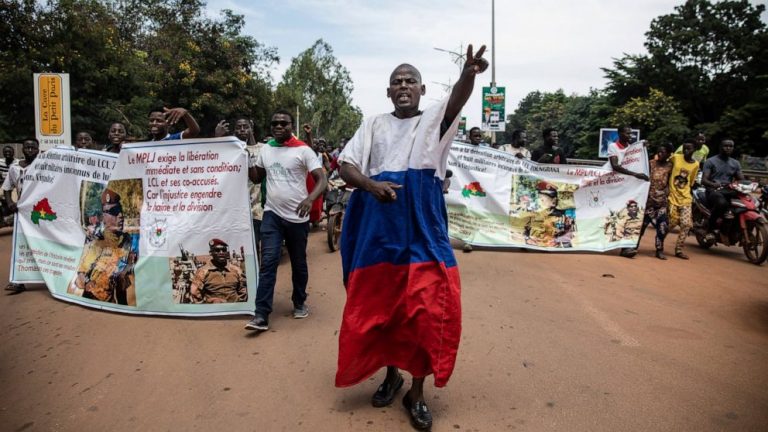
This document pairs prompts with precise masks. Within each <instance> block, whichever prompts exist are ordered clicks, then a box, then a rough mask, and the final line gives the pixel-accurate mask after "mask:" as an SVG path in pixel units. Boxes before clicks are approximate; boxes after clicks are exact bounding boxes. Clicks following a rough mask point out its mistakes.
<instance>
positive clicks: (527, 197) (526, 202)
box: [509, 176, 578, 248]
mask: <svg viewBox="0 0 768 432" xmlns="http://www.w3.org/2000/svg"><path fill="white" fill-rule="evenodd" d="M576 189H578V185H573V184H567V183H560V182H552V181H544V180H541V179H539V178H537V177H534V176H514V179H513V184H512V191H513V193H512V195H511V201H510V212H509V217H510V224H511V225H512V228H513V229H512V230H511V234H510V235H511V238H513V239H514V240H516V241H525V244H527V245H530V246H539V247H558V248H570V247H573V240H574V237H575V234H576V203H575V201H574V198H573V194H574V192H575V190H576Z"/></svg>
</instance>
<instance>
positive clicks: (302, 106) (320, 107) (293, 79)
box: [275, 39, 362, 142]
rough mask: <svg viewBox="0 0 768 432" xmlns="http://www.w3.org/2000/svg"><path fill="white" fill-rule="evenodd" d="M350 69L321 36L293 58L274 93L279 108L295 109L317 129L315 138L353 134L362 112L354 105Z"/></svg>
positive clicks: (336, 139) (329, 138) (330, 138)
mask: <svg viewBox="0 0 768 432" xmlns="http://www.w3.org/2000/svg"><path fill="white" fill-rule="evenodd" d="M353 88H354V87H353V85H352V79H351V78H350V77H349V71H348V70H347V68H345V67H344V66H343V65H342V64H341V63H340V62H339V61H338V60H337V59H336V57H335V56H334V55H333V49H332V48H331V46H330V45H329V44H328V43H327V42H325V41H323V40H322V39H320V40H318V41H317V42H315V43H314V45H312V47H310V48H309V49H307V50H306V51H304V52H302V53H301V54H299V55H298V57H296V58H294V59H292V60H291V65H290V66H289V67H288V69H287V70H286V71H285V74H283V79H282V81H281V82H280V84H278V86H277V90H276V92H275V104H276V106H277V107H281V108H285V109H288V110H291V111H295V110H296V108H297V107H298V109H299V114H300V121H301V122H302V123H310V124H312V126H313V127H314V128H315V136H316V137H318V138H319V137H324V138H325V139H327V140H329V141H331V142H338V140H339V139H340V138H343V137H350V136H352V134H354V132H355V130H357V128H358V126H359V125H360V121H361V120H362V113H361V112H360V109H359V108H358V107H357V106H354V105H352V90H353Z"/></svg>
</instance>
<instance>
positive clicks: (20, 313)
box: [0, 231, 768, 431]
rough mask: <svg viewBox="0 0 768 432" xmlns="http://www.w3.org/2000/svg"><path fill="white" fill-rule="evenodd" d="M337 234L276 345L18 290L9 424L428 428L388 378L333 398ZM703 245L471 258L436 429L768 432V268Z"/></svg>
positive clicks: (7, 359) (277, 325)
mask: <svg viewBox="0 0 768 432" xmlns="http://www.w3.org/2000/svg"><path fill="white" fill-rule="evenodd" d="M324 234H325V233H324V232H322V231H319V232H314V233H312V234H311V237H310V246H309V249H310V250H309V253H310V257H311V261H310V274H311V282H310V289H309V290H310V293H311V297H310V299H309V303H310V305H311V307H312V315H311V317H310V318H309V319H308V320H304V321H297V320H292V319H291V318H290V317H289V314H290V307H291V306H290V292H289V289H288V281H289V280H290V277H289V273H288V271H289V265H288V264H287V263H285V264H284V265H282V266H281V269H280V273H279V276H278V293H277V295H276V305H275V306H276V307H275V314H274V315H273V318H272V321H271V325H272V327H273V329H272V330H271V331H269V332H267V333H264V334H262V335H259V336H253V335H252V334H249V333H247V332H245V331H244V330H243V329H242V326H243V324H244V323H245V321H246V320H247V317H237V318H215V319H176V318H174V319H171V318H154V317H137V316H127V315H120V314H114V313H107V312H100V311H95V310H91V309H87V308H84V307H80V306H75V305H70V304H68V303H64V302H61V301H57V300H54V299H53V298H52V297H50V296H49V295H48V293H47V291H46V290H45V289H44V288H43V287H37V288H36V289H34V290H32V291H29V292H26V293H23V294H21V295H13V296H9V295H2V294H0V430H2V431H22V430H29V431H32V430H40V431H49V430H52V431H101V430H111V431H136V430H146V431H163V430H169V431H181V430H185V431H186V430H197V431H212V430H221V431H251V430H252V431H303V430H306V431H338V430H360V431H396V430H410V427H409V425H408V423H407V421H406V420H407V418H406V415H405V413H404V411H403V410H402V408H401V407H400V406H399V401H398V403H397V404H396V405H394V406H393V407H389V408H385V409H374V408H372V407H371V406H370V405H369V397H370V395H371V393H372V392H373V391H374V390H375V388H376V386H377V384H378V381H379V380H380V379H381V378H382V376H383V374H381V373H380V374H378V375H377V376H375V377H373V378H372V379H371V380H369V381H367V382H365V383H363V384H361V385H359V386H357V387H354V388H351V389H343V390H342V389H335V388H334V387H333V378H334V373H335V364H336V353H337V330H338V326H339V322H340V317H341V311H342V307H343V304H344V290H343V288H342V287H341V283H340V280H341V275H340V264H339V255H338V253H336V254H331V253H328V252H327V249H326V246H325V242H324ZM689 240H690V239H689ZM689 243H690V242H689ZM670 244H671V242H670ZM9 245H10V236H8V235H5V236H2V237H0V262H2V263H3V265H2V266H0V270H1V271H0V279H2V280H5V279H6V278H7V268H8V265H7V264H6V263H7V262H8V251H9V248H10V246H9ZM689 254H690V255H691V257H692V260H691V261H689V262H684V261H681V260H678V259H674V258H671V259H670V260H669V261H666V262H661V261H658V260H656V259H655V258H653V257H652V256H651V238H650V237H649V238H647V239H646V241H644V245H643V249H642V250H641V254H640V255H639V256H638V257H636V258H635V259H633V260H628V259H624V258H620V257H618V256H617V254H616V253H609V254H604V255H601V254H558V253H534V252H501V251H475V252H473V253H471V254H462V253H461V252H457V255H458V259H459V265H460V268H461V276H462V286H463V296H462V297H463V304H464V332H463V337H462V345H461V348H460V351H459V358H458V362H457V365H456V371H455V373H454V375H453V378H452V379H451V382H450V383H449V384H448V386H447V387H446V388H444V389H435V388H433V387H431V382H430V381H429V380H428V384H430V387H429V388H428V389H427V391H428V394H427V395H428V400H429V402H430V406H431V407H432V409H433V414H434V415H435V426H434V430H442V431H448V430H462V431H501V430H519V431H765V430H768V267H767V266H763V267H756V266H753V265H751V264H748V263H746V262H745V260H744V258H743V256H742V254H741V252H740V250H737V249H735V248H730V249H723V248H720V249H716V250H714V251H712V252H706V251H701V250H699V249H698V248H697V247H695V246H693V244H689Z"/></svg>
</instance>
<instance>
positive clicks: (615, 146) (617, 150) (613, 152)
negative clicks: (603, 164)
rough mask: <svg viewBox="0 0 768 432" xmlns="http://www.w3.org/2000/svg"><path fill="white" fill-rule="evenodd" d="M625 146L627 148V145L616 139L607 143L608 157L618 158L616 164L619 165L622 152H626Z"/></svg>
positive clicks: (622, 158)
mask: <svg viewBox="0 0 768 432" xmlns="http://www.w3.org/2000/svg"><path fill="white" fill-rule="evenodd" d="M627 148H629V146H625V145H624V144H622V143H620V142H618V141H616V142H612V143H610V144H608V157H609V158H611V157H613V156H616V157H617V158H618V164H619V165H621V161H623V160H624V153H626V152H627Z"/></svg>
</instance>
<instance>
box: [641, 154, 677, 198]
mask: <svg viewBox="0 0 768 432" xmlns="http://www.w3.org/2000/svg"><path fill="white" fill-rule="evenodd" d="M649 164H650V165H651V176H650V177H651V185H650V188H649V189H648V205H647V207H651V206H652V207H656V208H659V207H666V206H667V193H668V188H669V173H670V172H671V171H672V164H671V163H666V164H664V165H660V164H659V161H656V160H652V161H650V162H649Z"/></svg>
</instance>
